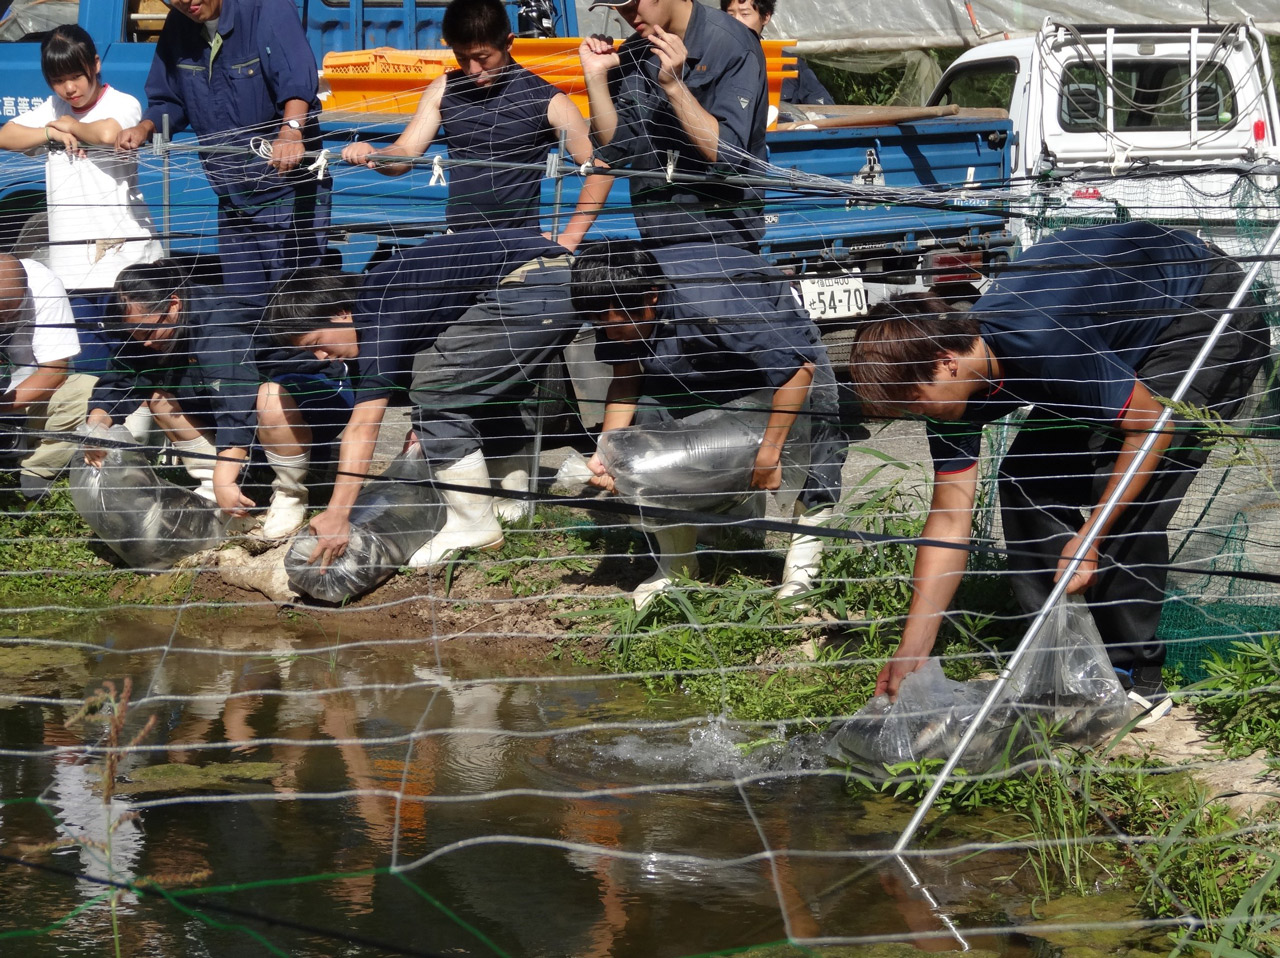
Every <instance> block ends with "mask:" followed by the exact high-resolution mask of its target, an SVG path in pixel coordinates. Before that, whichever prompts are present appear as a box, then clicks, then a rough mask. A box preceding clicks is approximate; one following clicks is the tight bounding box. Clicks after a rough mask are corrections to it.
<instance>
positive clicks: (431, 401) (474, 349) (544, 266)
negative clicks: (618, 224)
mask: <svg viewBox="0 0 1280 958" xmlns="http://www.w3.org/2000/svg"><path fill="white" fill-rule="evenodd" d="M568 263H569V261H568V258H567V257H557V258H555V259H539V260H534V261H533V262H532V263H529V264H526V265H525V266H523V267H521V268H520V269H519V270H517V271H516V272H515V273H513V274H512V275H510V276H508V277H506V278H505V279H504V280H503V281H502V283H501V284H500V285H499V286H498V288H497V289H496V290H494V291H491V292H485V293H482V294H481V296H480V298H479V300H478V301H477V302H476V304H475V305H474V306H472V307H471V308H470V309H468V310H467V311H466V313H464V314H463V315H462V316H461V317H460V318H459V319H458V321H457V322H456V323H453V324H452V325H450V326H449V327H447V328H446V329H445V330H444V331H443V332H441V333H440V335H439V336H438V337H436V341H435V343H434V344H433V345H432V346H431V347H430V348H429V349H425V350H423V351H422V352H420V353H418V354H417V356H415V357H414V360H413V380H412V384H411V386H410V390H409V397H410V399H412V400H413V403H414V405H415V406H416V409H415V411H414V414H413V429H414V432H415V433H417V436H418V440H419V442H421V444H422V452H423V456H424V457H425V458H426V460H427V462H429V463H431V464H433V465H435V466H437V467H439V466H448V465H449V464H450V463H454V462H457V461H458V460H459V459H461V458H462V457H463V456H466V455H468V454H470V453H472V452H474V451H475V450H477V449H480V448H481V446H482V445H483V446H484V447H485V448H487V449H489V450H490V452H496V453H497V454H505V453H510V452H514V451H515V450H516V449H518V448H519V447H520V446H522V445H523V444H524V443H525V442H527V441H528V439H529V438H530V437H531V436H532V430H531V428H530V425H531V424H530V423H529V422H526V421H525V419H524V417H523V416H522V407H524V408H527V407H526V406H525V404H526V402H527V401H528V400H530V399H531V398H532V399H535V400H536V397H535V396H534V392H535V387H536V383H537V382H538V381H539V379H540V378H541V377H542V376H543V375H544V374H545V373H546V372H547V370H548V369H550V368H551V367H552V366H553V364H554V363H555V362H556V360H557V359H558V357H559V354H560V353H561V352H562V351H563V349H564V347H565V346H566V345H567V344H568V343H569V341H570V340H572V339H573V337H574V336H575V335H576V334H577V332H578V330H579V329H580V328H581V326H582V320H581V319H580V318H579V317H578V315H577V313H576V312H575V311H574V309H573V305H572V303H571V302H570V300H569V266H568Z"/></svg>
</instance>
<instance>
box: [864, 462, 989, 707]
mask: <svg viewBox="0 0 1280 958" xmlns="http://www.w3.org/2000/svg"><path fill="white" fill-rule="evenodd" d="M977 491H978V467H977V465H976V464H975V465H973V466H970V467H969V468H968V469H965V470H964V471H963V472H956V473H949V474H939V475H936V476H934V480H933V498H932V500H931V501H930V503H929V517H928V518H927V519H925V523H924V531H923V532H922V533H921V536H922V537H923V538H925V539H933V540H937V541H939V542H952V543H955V544H957V545H968V544H969V537H970V534H971V533H972V531H973V503H974V499H975V497H976V495H977ZM968 559H969V553H968V552H967V551H966V550H964V549H947V548H944V547H942V546H920V547H919V548H918V549H916V561H915V567H914V568H913V569H912V572H911V605H910V607H909V608H908V611H907V622H906V625H905V626H904V627H903V629H902V641H901V642H900V643H899V644H898V648H897V650H896V651H895V652H894V653H893V658H891V659H890V660H889V661H888V662H886V663H885V664H884V668H882V669H881V670H880V675H879V676H878V677H877V678H876V694H877V695H880V694H882V693H887V694H888V695H889V696H890V697H896V696H897V694H898V686H899V685H900V684H901V683H902V680H903V679H904V678H906V677H907V676H908V675H910V674H911V673H912V672H914V671H915V670H916V669H918V668H920V666H922V665H924V663H925V661H926V660H927V659H928V657H929V654H930V653H931V652H932V651H933V644H934V642H935V641H937V638H938V629H939V628H940V627H941V625H942V619H943V616H944V615H946V612H947V608H948V607H949V606H950V605H951V600H952V599H953V598H955V594H956V589H957V588H958V587H959V585H960V578H961V576H963V575H964V569H965V565H966V563H967V562H968Z"/></svg>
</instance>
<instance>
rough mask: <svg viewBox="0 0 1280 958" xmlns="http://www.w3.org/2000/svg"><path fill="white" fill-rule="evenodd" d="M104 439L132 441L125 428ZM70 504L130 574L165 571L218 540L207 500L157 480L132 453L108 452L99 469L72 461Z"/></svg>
mask: <svg viewBox="0 0 1280 958" xmlns="http://www.w3.org/2000/svg"><path fill="white" fill-rule="evenodd" d="M97 434H99V435H101V430H98V431H97ZM106 438H108V439H111V440H113V441H117V442H122V443H129V444H132V443H133V442H134V439H133V437H132V436H131V435H130V434H129V430H127V429H126V428H125V427H124V426H112V427H111V430H110V431H109V432H108V433H106ZM71 501H72V502H74V503H75V506H76V511H78V512H79V513H80V515H81V516H82V517H83V518H84V521H85V522H87V523H88V524H89V528H90V529H92V530H93V531H94V532H95V533H96V534H97V536H98V538H100V539H101V540H102V541H103V542H105V543H106V544H107V545H109V546H110V547H111V549H112V551H114V552H115V553H116V554H117V555H118V556H120V558H121V559H123V560H124V561H125V562H127V563H128V564H129V565H130V566H132V567H133V568H135V569H167V568H169V567H170V566H172V565H173V564H174V563H175V562H177V561H178V560H179V559H183V558H185V557H187V556H189V555H193V554H194V553H197V552H199V551H201V550H202V549H209V548H212V547H213V546H215V545H217V544H218V542H219V541H221V539H222V534H223V523H222V518H221V516H220V514H219V513H218V510H217V509H216V508H215V507H214V506H213V505H212V504H211V503H209V501H208V500H206V499H202V498H200V497H199V496H197V495H196V494H195V493H194V492H192V491H191V490H190V489H186V488H184V487H182V486H178V485H175V484H174V483H172V482H165V481H163V480H161V479H160V478H158V477H157V476H156V474H155V470H154V469H152V468H151V466H150V464H149V463H148V462H147V459H146V456H145V455H144V454H143V453H141V452H136V451H134V450H131V449H124V448H118V447H113V448H110V449H108V450H107V456H106V460H105V461H104V462H103V463H102V467H101V468H97V467H94V466H91V465H89V464H88V463H86V462H85V461H84V457H83V456H79V455H77V456H75V457H73V458H72V460H71Z"/></svg>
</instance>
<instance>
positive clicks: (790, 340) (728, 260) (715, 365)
mask: <svg viewBox="0 0 1280 958" xmlns="http://www.w3.org/2000/svg"><path fill="white" fill-rule="evenodd" d="M652 253H653V256H654V258H655V259H656V260H657V261H658V266H659V267H660V268H661V270H662V274H663V276H664V277H666V279H667V282H668V283H669V288H668V289H666V290H664V291H663V292H662V293H661V295H660V297H659V300H658V305H657V316H656V319H657V323H656V325H655V327H654V329H653V332H652V334H651V335H650V336H649V338H648V339H647V340H644V341H643V342H634V343H632V342H615V341H614V340H612V339H609V338H608V336H607V335H606V333H605V330H604V328H600V329H598V330H597V333H596V358H597V359H598V360H600V361H601V362H603V363H608V364H610V365H618V364H619V363H624V362H639V363H640V367H641V370H642V371H643V372H644V375H645V381H644V384H643V386H642V391H643V393H644V395H646V396H650V397H653V398H655V399H658V400H659V401H660V402H662V403H663V404H664V405H669V406H677V407H690V406H699V407H706V406H716V405H723V404H724V403H728V402H732V401H733V400H735V399H739V398H741V397H743V396H746V395H749V394H750V393H753V392H755V391H756V390H759V389H777V388H778V387H780V386H782V385H783V384H785V383H786V382H787V381H788V380H789V379H791V377H792V376H794V375H795V374H796V371H797V370H798V369H800V367H801V366H803V365H804V364H805V363H815V364H816V363H818V362H820V355H821V349H822V347H821V345H820V344H819V343H820V340H819V336H818V331H817V329H816V328H815V327H814V325H813V322H812V320H810V319H809V317H808V315H807V314H806V313H805V312H804V311H803V310H802V309H801V308H800V304H799V302H798V300H797V299H796V296H795V293H794V292H793V290H792V288H791V286H790V284H788V283H787V282H786V280H785V279H784V278H783V277H782V276H781V274H780V273H779V272H778V271H777V269H776V268H774V267H773V266H771V265H769V263H768V262H766V261H765V260H764V259H762V258H761V257H759V256H756V255H755V254H754V253H748V252H747V251H746V250H742V249H738V248H736V247H732V246H716V245H713V244H710V243H687V244H682V245H679V246H664V247H661V248H659V249H655V250H653V251H652Z"/></svg>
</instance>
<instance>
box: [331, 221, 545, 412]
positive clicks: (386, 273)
mask: <svg viewBox="0 0 1280 958" xmlns="http://www.w3.org/2000/svg"><path fill="white" fill-rule="evenodd" d="M564 255H565V251H564V247H563V246H560V245H559V244H557V243H553V242H551V241H550V240H548V239H546V238H545V237H544V236H543V235H542V234H541V233H538V232H535V231H533V230H490V229H476V230H468V231H466V232H465V233H453V234H447V235H444V236H433V237H430V238H429V239H427V240H425V241H423V242H422V243H419V244H418V245H417V246H414V247H410V248H409V249H407V250H404V251H403V252H399V253H396V254H395V255H394V256H392V257H391V258H390V259H389V260H387V261H386V262H385V263H382V264H380V265H379V266H377V267H376V268H374V269H373V270H370V272H369V274H368V275H367V276H366V277H365V280H364V285H363V286H362V287H361V288H360V291H359V292H358V293H357V294H356V308H355V312H354V313H353V315H352V319H353V320H354V322H355V326H356V335H357V341H358V343H359V347H360V353H359V355H358V356H357V357H356V358H355V359H354V360H352V361H351V362H350V363H349V364H348V365H349V368H350V369H351V386H352V389H353V390H354V393H355V401H356V402H358V403H359V402H365V401H367V400H370V399H390V400H392V402H393V403H394V402H396V401H400V400H402V399H403V397H405V396H406V395H407V393H408V388H409V380H410V378H411V375H412V371H413V357H414V356H415V355H416V354H417V353H419V352H421V351H422V350H424V349H428V348H430V346H431V345H432V343H434V342H435V341H436V337H438V336H439V335H440V334H441V333H442V332H443V331H444V330H445V329H447V328H448V327H449V326H451V325H452V324H453V323H455V322H457V320H458V318H459V317H460V316H462V314H463V313H465V312H466V311H467V310H468V309H469V308H470V307H471V306H472V305H473V304H474V303H475V301H476V298H477V297H478V296H479V295H480V294H481V293H483V292H485V291H487V290H492V289H495V288H497V286H498V284H499V283H500V282H501V281H502V278H503V277H504V276H506V275H508V274H509V273H511V272H513V271H515V270H516V269H518V268H519V267H521V266H523V265H524V264H525V263H528V262H530V261H531V260H534V259H537V258H538V257H540V256H547V257H552V258H554V257H559V256H564Z"/></svg>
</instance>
